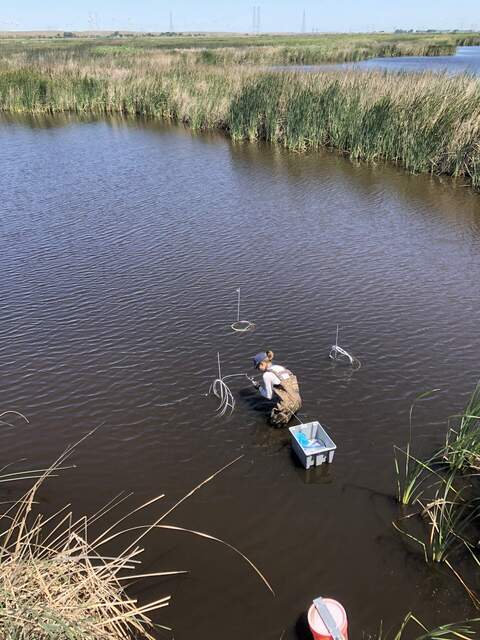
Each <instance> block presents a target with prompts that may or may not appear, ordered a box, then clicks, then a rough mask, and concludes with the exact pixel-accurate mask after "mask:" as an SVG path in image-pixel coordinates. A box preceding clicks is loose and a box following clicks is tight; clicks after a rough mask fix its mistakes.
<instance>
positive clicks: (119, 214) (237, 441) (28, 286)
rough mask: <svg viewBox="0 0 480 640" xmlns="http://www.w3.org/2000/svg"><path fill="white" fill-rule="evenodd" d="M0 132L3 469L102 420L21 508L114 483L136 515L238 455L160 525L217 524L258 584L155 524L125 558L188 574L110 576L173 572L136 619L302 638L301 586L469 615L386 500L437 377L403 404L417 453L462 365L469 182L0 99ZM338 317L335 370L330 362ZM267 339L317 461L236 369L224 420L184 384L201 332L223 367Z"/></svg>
mask: <svg viewBox="0 0 480 640" xmlns="http://www.w3.org/2000/svg"><path fill="white" fill-rule="evenodd" d="M0 144H1V149H2V174H1V180H0V202H1V216H0V231H1V236H0V237H1V246H2V258H1V265H2V266H1V273H2V277H1V304H2V314H1V320H0V370H1V379H2V384H1V386H0V408H1V409H2V410H5V409H16V410H18V411H22V412H23V413H24V414H26V415H27V416H28V417H29V419H30V424H28V425H27V424H22V423H21V422H19V423H18V424H16V425H15V427H14V428H9V427H5V426H4V427H3V428H2V431H1V434H0V435H1V443H2V465H3V464H7V463H10V462H16V461H19V460H21V459H25V460H24V461H23V462H16V466H17V467H19V466H22V465H23V466H24V467H25V468H38V467H39V466H43V465H47V464H49V463H51V462H52V461H53V460H54V459H55V458H56V457H57V455H58V454H59V453H60V452H61V451H62V450H63V449H64V448H65V447H66V445H67V444H69V443H72V442H74V441H75V440H77V439H78V438H80V437H81V436H82V435H83V434H85V433H86V432H87V431H88V430H89V429H91V428H92V427H96V426H99V425H100V428H99V429H98V431H97V432H96V433H95V434H94V435H92V436H91V437H90V438H89V439H88V440H87V441H85V442H84V443H82V444H81V445H80V446H79V447H78V449H77V451H76V453H75V454H74V456H73V458H72V462H74V463H75V465H76V468H75V469H70V470H66V471H64V472H62V474H61V477H60V478H53V479H51V480H50V481H49V482H48V484H47V485H46V486H45V487H44V488H43V490H42V493H41V504H40V505H39V508H41V509H42V510H43V511H45V512H47V513H49V512H53V511H54V510H55V509H57V508H58V507H60V506H63V505H64V504H66V503H70V502H71V503H72V505H73V508H74V510H75V513H77V514H82V513H88V514H90V513H93V512H94V511H96V510H97V509H98V508H100V507H101V506H102V505H103V504H105V503H106V502H108V501H109V500H110V499H111V498H112V497H114V496H115V495H116V494H118V493H119V492H121V491H127V492H130V491H133V492H134V496H133V497H132V498H131V500H130V504H139V503H140V502H141V501H144V500H147V499H148V498H151V497H153V496H155V495H157V494H160V493H165V494H166V496H167V497H166V498H165V499H164V500H163V506H162V503H159V504H157V505H155V506H154V507H152V509H151V510H150V512H149V513H148V514H144V515H143V516H138V517H137V520H134V521H133V524H138V523H139V522H145V521H146V520H151V519H153V518H154V517H155V515H157V514H158V513H159V512H160V511H161V509H165V508H166V507H167V506H169V505H171V504H173V502H174V501H176V500H178V499H179V498H180V497H181V496H182V495H183V494H184V493H185V492H187V491H188V490H189V489H190V488H192V487H193V486H194V485H196V484H197V483H199V482H200V481H202V480H203V479H205V478H206V477H208V476H209V475H210V474H211V473H213V472H214V471H216V470H217V469H218V468H220V467H221V466H223V465H224V464H226V463H227V462H229V461H231V460H233V459H234V458H236V457H237V456H243V457H242V458H241V459H240V460H239V461H238V462H236V463H235V464H234V465H233V466H232V467H230V468H229V469H228V470H227V471H226V472H225V473H224V474H222V475H220V476H219V477H218V478H216V479H215V481H214V482H212V483H210V484H209V485H207V486H205V487H204V488H202V489H201V491H200V492H199V493H197V494H196V495H195V496H193V497H192V498H191V499H190V500H189V501H187V502H186V503H184V504H183V505H182V506H181V507H180V508H179V509H178V511H176V512H174V514H172V516H171V517H170V518H169V520H168V521H169V523H170V524H175V525H179V526H183V527H188V528H190V529H196V530H200V531H205V532H207V533H209V534H212V535H214V536H217V537H219V538H222V539H224V540H226V541H227V542H229V543H231V544H233V545H236V546H237V547H238V548H239V549H241V551H242V552H244V553H246V554H247V555H248V556H249V558H250V559H251V560H252V561H253V562H255V563H256V564H257V565H258V567H259V568H260V569H261V571H262V572H263V573H264V574H265V575H266V576H267V577H268V579H269V580H270V581H271V583H272V585H273V587H274V588H275V590H276V594H277V595H276V597H275V598H273V597H272V596H271V595H270V594H269V593H268V592H267V591H266V589H265V588H264V586H263V585H262V584H261V582H260V580H259V579H258V577H257V576H256V575H255V574H254V573H253V572H252V571H251V569H250V568H249V567H248V566H247V565H246V564H245V563H244V562H243V561H242V560H241V559H240V558H239V557H238V556H236V555H234V554H233V553H232V552H231V551H230V550H228V549H226V548H224V547H222V546H220V545H218V544H216V543H213V542H211V541H207V540H205V539H199V538H195V537H193V536H191V535H187V534H185V533H179V532H173V531H156V532H153V533H152V534H150V535H149V536H148V538H147V539H145V541H144V543H145V547H146V552H145V558H144V564H143V565H142V572H146V571H158V570H173V569H179V570H182V569H184V570H188V571H189V574H187V575H186V576H177V577H174V578H164V579H162V580H159V579H157V580H150V581H148V580H147V581H146V582H145V583H143V585H136V586H133V587H132V591H133V593H135V595H139V596H140V597H141V598H143V599H147V598H154V597H161V596H162V595H166V594H172V596H173V602H172V605H171V606H170V607H169V608H168V609H163V610H162V611H161V612H159V614H158V615H157V616H156V618H155V619H156V621H157V622H159V623H162V624H166V625H169V626H172V627H173V628H174V629H175V638H177V640H187V638H191V637H192V636H193V634H194V635H195V637H197V638H200V639H205V640H206V639H207V638H209V639H210V638H215V639H216V638H218V639H219V640H220V639H223V638H226V637H228V638H230V639H231V640H244V639H245V638H259V639H260V638H262V640H263V639H265V640H269V639H271V640H275V639H276V640H278V638H280V637H283V638H284V639H285V640H290V639H291V640H294V639H297V640H298V639H300V640H303V639H306V638H308V637H309V635H308V632H307V631H306V629H305V619H304V616H303V613H304V611H305V610H306V608H308V605H309V603H310V602H311V600H312V598H314V597H316V596H317V595H326V596H332V597H335V598H337V599H338V600H340V601H341V602H342V603H343V604H344V606H345V607H346V609H347V612H348V615H349V620H350V629H351V634H350V638H351V639H357V638H361V637H362V633H363V632H365V633H374V632H376V631H377V630H378V626H379V623H380V621H381V620H383V622H384V627H385V628H386V629H388V628H390V627H391V626H395V625H398V624H399V622H400V620H401V619H402V618H403V616H404V614H406V613H407V612H408V611H410V610H413V611H414V612H415V613H416V615H417V616H418V617H420V618H421V619H422V620H424V621H425V623H427V624H440V623H443V622H451V621H454V620H458V619H462V618H464V617H466V616H468V615H471V614H472V610H471V607H470V604H469V601H468V598H467V597H466V595H465V592H464V591H463V589H462V588H461V587H460V586H459V584H458V582H457V581H456V579H455V578H454V577H453V575H452V574H449V573H447V572H444V571H443V570H441V569H438V570H433V569H431V568H429V567H427V566H426V565H425V563H424V562H423V560H422V553H421V551H420V549H415V548H413V547H411V546H409V545H407V544H406V542H405V540H403V539H401V538H400V537H399V535H398V533H397V532H396V531H395V530H394V529H393V527H392V525H391V521H392V520H393V519H394V518H396V517H397V516H398V507H397V505H396V503H395V501H394V499H393V497H394V495H395V491H396V484H395V475H394V467H393V445H394V444H397V445H399V446H401V445H404V444H405V442H406V440H407V437H408V414H409V409H410V405H411V402H412V401H413V399H414V397H415V396H416V394H418V393H420V392H422V391H425V390H427V389H433V388H439V389H440V391H439V392H438V393H437V394H436V396H435V398H433V399H430V400H426V401H423V402H422V403H419V405H418V406H417V408H416V410H415V413H414V448H415V451H416V452H417V453H418V454H419V455H422V454H428V453H430V452H431V451H432V450H433V449H434V448H435V447H437V446H438V445H440V444H441V443H442V441H443V440H444V434H445V429H446V420H447V418H448V416H450V415H452V414H454V413H456V412H458V411H459V410H461V409H462V407H463V406H464V405H465V403H466V400H467V398H468V396H469V394H470V392H471V391H472V389H473V387H474V385H475V383H476V381H477V378H478V377H479V368H478V353H479V348H480V335H479V332H478V312H479V283H480V198H479V196H478V195H477V194H475V193H474V192H472V190H471V189H470V188H468V187H466V186H465V185H463V184H461V183H455V182H453V181H451V180H449V179H445V180H440V179H438V178H431V177H429V176H413V175H408V174H406V173H405V172H404V171H402V170H400V169H397V168H395V167H391V166H383V165H382V166H381V165H379V166H365V165H357V164H354V163H351V162H350V161H348V160H346V159H344V158H342V157H340V156H339V155H337V154H335V153H315V154H307V155H298V154H295V153H289V152H286V151H284V150H282V149H279V148H272V147H269V146H265V145H258V146H257V145H254V144H234V143H232V142H231V141H229V140H227V139H225V138H223V137H221V136H216V135H192V134H191V133H189V132H188V131H186V130H184V129H183V128H180V127H179V128H174V127H165V126H163V125H159V124H153V123H141V122H137V123H133V122H127V121H121V120H110V121H82V122H80V121H78V120H74V119H73V120H69V119H60V118H57V119H41V120H39V119H25V120H20V119H18V118H17V119H4V120H2V121H1V123H0ZM239 286H240V287H242V293H243V309H242V311H243V313H242V315H243V316H245V317H246V319H248V320H252V321H254V322H255V323H256V325H257V329H256V331H255V332H253V333H247V334H244V335H238V334H234V333H232V332H231V331H230V330H229V328H228V326H229V324H230V322H232V321H233V320H234V319H235V314H236V294H235V289H236V288H237V287H239ZM337 323H339V324H340V327H341V333H340V336H341V343H342V345H343V346H344V347H345V348H347V349H349V350H351V351H352V352H353V353H354V354H355V355H356V356H357V357H358V358H359V359H360V360H361V362H362V368H361V369H360V370H359V371H356V372H354V373H352V372H351V371H350V370H349V369H347V368H343V367H338V366H334V365H332V363H331V362H330V361H329V359H328V352H329V348H330V345H331V344H332V343H333V340H334V337H335V327H336V324H337ZM266 347H268V348H272V349H273V350H274V351H276V353H277V356H278V362H280V363H282V364H285V365H287V366H289V367H290V368H292V369H293V370H294V371H295V372H296V374H297V375H298V378H299V380H300V385H301V390H302V395H303V398H304V408H303V413H302V415H303V416H304V417H310V418H317V419H320V420H321V421H322V423H323V424H324V425H326V427H327V429H328V431H329V433H330V435H331V436H332V438H333V439H334V441H335V442H336V443H337V445H338V452H337V455H336V458H335V460H334V463H333V464H332V465H331V466H330V467H329V468H323V467H321V468H318V469H316V470H313V471H309V472H306V471H305V470H303V469H302V468H301V467H300V466H299V464H298V463H297V462H296V460H295V459H294V457H293V456H292V453H291V449H290V445H289V439H288V434H287V432H285V431H278V430H272V429H271V428H270V427H269V426H268V425H267V424H266V420H265V415H266V413H265V412H266V407H265V405H264V404H263V403H262V401H260V400H259V399H258V397H257V395H256V394H255V392H254V390H253V389H252V388H251V387H249V386H248V384H247V383H246V382H244V381H243V380H241V379H240V378H239V379H238V380H237V381H235V382H234V383H232V389H233V390H234V392H235V395H236V399H237V407H236V410H235V412H234V413H233V415H232V416H231V417H225V418H218V417H216V416H215V406H216V404H215V402H214V401H213V400H212V399H209V398H205V397H204V395H203V394H204V393H205V392H206V391H207V389H208V386H209V383H210V382H211V380H212V379H213V378H214V377H215V376H216V354H217V351H219V352H220V353H221V355H222V361H223V369H224V373H237V372H244V371H247V372H250V356H252V355H253V354H254V353H256V352H257V351H259V350H262V349H265V348H266ZM186 396H191V397H190V399H189V400H187V401H184V402H181V403H179V404H173V405H171V406H162V405H164V404H165V403H169V402H174V401H175V400H177V399H180V398H184V397H186ZM0 491H1V494H2V498H3V499H10V498H12V497H16V496H18V495H19V494H20V491H21V487H19V486H17V485H9V486H8V487H7V488H5V486H2V485H0ZM115 516H118V514H109V516H108V517H107V520H106V522H107V523H108V522H110V521H113V520H114V519H116V517H115ZM98 526H100V525H98ZM282 633H283V636H282ZM159 637H162V638H163V637H169V636H168V635H165V634H161V633H160V634H159Z"/></svg>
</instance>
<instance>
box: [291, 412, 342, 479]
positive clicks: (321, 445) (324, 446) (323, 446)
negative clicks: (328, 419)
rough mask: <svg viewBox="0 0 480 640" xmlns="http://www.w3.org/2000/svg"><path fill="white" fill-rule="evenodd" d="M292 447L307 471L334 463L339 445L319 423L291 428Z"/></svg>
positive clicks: (307, 423)
mask: <svg viewBox="0 0 480 640" xmlns="http://www.w3.org/2000/svg"><path fill="white" fill-rule="evenodd" d="M289 431H290V435H291V438H292V447H293V450H294V451H295V453H296V454H297V456H298V458H299V460H300V462H301V463H302V465H303V466H304V467H305V469H310V467H313V466H318V465H320V464H323V463H324V462H332V461H333V455H334V453H335V449H336V448H337V445H336V444H335V443H334V442H333V440H332V439H331V438H330V436H329V435H328V433H327V432H326V431H325V429H324V428H323V427H322V425H321V424H320V423H319V422H306V423H305V424H299V425H297V426H295V427H289Z"/></svg>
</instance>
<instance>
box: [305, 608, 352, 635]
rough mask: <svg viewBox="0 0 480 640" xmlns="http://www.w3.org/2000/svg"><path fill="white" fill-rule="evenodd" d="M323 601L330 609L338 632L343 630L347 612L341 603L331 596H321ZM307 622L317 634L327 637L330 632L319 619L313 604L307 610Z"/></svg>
mask: <svg viewBox="0 0 480 640" xmlns="http://www.w3.org/2000/svg"><path fill="white" fill-rule="evenodd" d="M323 603H324V604H325V606H326V607H327V608H328V610H329V611H330V614H331V615H332V618H333V619H334V620H335V624H336V625H337V627H338V630H339V631H340V632H343V630H344V629H345V625H346V623H347V614H346V612H345V609H344V608H343V607H342V605H341V604H340V603H339V602H337V601H336V600H332V599H331V598H323ZM308 623H309V625H310V627H311V628H312V629H315V631H316V633H318V634H319V635H324V636H327V637H329V636H330V632H329V630H328V629H327V627H326V625H325V623H324V622H323V620H322V619H321V617H320V615H319V613H318V611H317V609H316V607H315V605H314V604H312V606H311V607H310V609H309V610H308Z"/></svg>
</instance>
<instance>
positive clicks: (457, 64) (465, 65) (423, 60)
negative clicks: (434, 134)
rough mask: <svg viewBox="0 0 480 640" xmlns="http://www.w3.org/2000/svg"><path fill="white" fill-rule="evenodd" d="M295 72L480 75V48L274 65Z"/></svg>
mask: <svg viewBox="0 0 480 640" xmlns="http://www.w3.org/2000/svg"><path fill="white" fill-rule="evenodd" d="M275 68H277V69H286V70H292V69H294V70H296V71H311V72H315V71H335V70H337V71H345V70H346V69H357V70H359V71H389V72H413V73H422V72H428V71H431V72H434V73H449V74H460V73H468V74H470V75H479V74H480V47H458V48H457V51H456V53H455V55H453V56H398V57H396V58H371V59H370V60H362V61H361V62H347V63H344V64H321V65H292V66H288V67H275Z"/></svg>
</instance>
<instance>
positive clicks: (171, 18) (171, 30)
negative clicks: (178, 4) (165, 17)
mask: <svg viewBox="0 0 480 640" xmlns="http://www.w3.org/2000/svg"><path fill="white" fill-rule="evenodd" d="M170 33H173V13H172V12H171V11H170Z"/></svg>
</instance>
